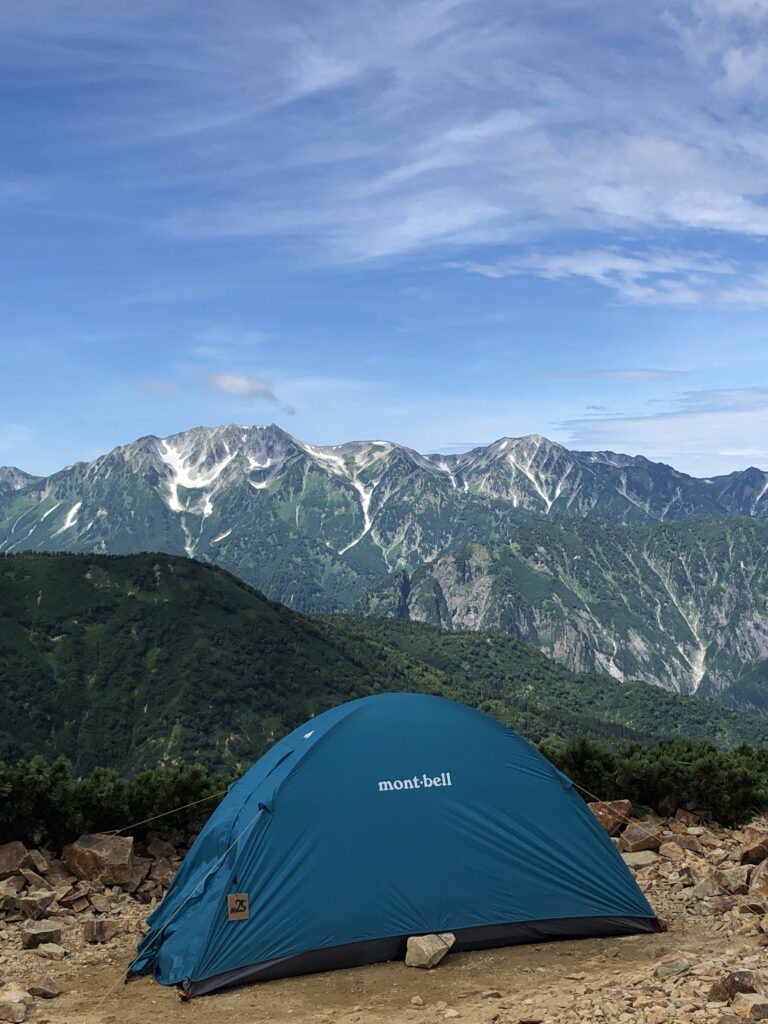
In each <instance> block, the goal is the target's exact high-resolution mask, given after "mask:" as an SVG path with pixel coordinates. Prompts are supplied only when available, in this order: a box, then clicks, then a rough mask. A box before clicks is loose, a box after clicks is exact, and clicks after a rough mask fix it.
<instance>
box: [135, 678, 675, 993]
mask: <svg viewBox="0 0 768 1024" xmlns="http://www.w3.org/2000/svg"><path fill="white" fill-rule="evenodd" d="M149 925H150V930H149V931H148V933H147V934H146V935H145V936H144V938H143V939H142V941H141V943H140V945H139V950H138V955H137V957H136V960H135V961H134V963H133V964H132V965H131V968H130V973H141V972H145V971H150V970H151V971H152V972H153V973H154V976H155V978H156V979H157V980H158V981H159V982H161V983H163V984H166V985H173V984H181V985H182V986H183V988H184V990H185V992H186V994H187V995H188V996H196V995H201V994H203V993H205V992H211V991H213V990H215V989H218V988H222V987H224V986H227V985H234V984H239V983H242V982H247V981H257V980H265V979H268V978H276V977H284V976H287V975H292V974H305V973H309V972H312V971H321V970H328V969H331V968H335V967H349V966H355V965H360V964H368V963H374V962H378V961H382V960H392V959H398V958H402V957H403V955H404V952H405V944H406V940H407V938H408V936H409V935H419V934H426V933H430V932H453V933H454V934H455V936H456V944H455V946H454V949H455V950H467V949H481V948H487V947H491V946H502V945H512V944H515V943H523V942H540V941H543V940H546V939H557V938H576V937H593V936H601V935H625V934H629V933H633V932H651V931H657V930H659V929H660V927H661V926H660V924H659V922H658V921H657V919H656V917H655V915H654V912H653V909H652V908H651V906H650V905H649V904H648V902H647V900H646V899H645V897H644V896H643V894H642V893H641V892H640V889H639V888H638V886H637V884H636V883H635V881H634V879H633V878H632V876H631V874H630V872H629V870H628V869H627V867H626V865H625V864H624V862H623V860H622V858H621V856H620V855H619V853H618V852H617V851H616V849H615V847H614V845H613V843H612V842H611V840H610V839H609V838H608V836H607V835H606V833H605V832H604V831H603V829H602V827H601V826H600V825H599V824H598V822H597V821H596V820H595V818H594V817H593V815H592V813H591V812H590V811H589V809H588V808H587V806H586V804H585V803H584V801H583V800H582V799H581V798H580V797H579V796H578V794H577V793H576V792H575V790H574V788H573V785H572V783H571V782H570V781H569V779H567V778H566V777H565V776H564V775H563V774H562V773H561V772H559V771H558V770H557V769H556V768H554V767H553V766H552V765H551V764H550V763H549V762H548V761H547V760H546V758H544V757H543V756H542V755H541V754H540V753H539V752H538V751H537V750H536V749H535V748H534V747H532V746H531V745H530V744H528V743H527V742H526V741H525V740H523V739H521V738H520V737H519V736H518V735H517V734H516V733H514V732H513V731H512V730H511V729H507V728H506V727H505V726H503V725H501V724H500V723H499V722H497V721H496V720H495V719H492V718H490V717H488V716H487V715H484V714H482V713H481V712H479V711H475V710H473V709H472V708H469V707H466V706H465V705H463V704H457V703H454V702H453V701H450V700H446V699H444V698H441V697H433V696H429V695H426V694H416V693H388V694H382V695H379V696H374V697H364V698H362V699H361V700H354V701H350V702H349V703H348V704H343V705H341V706H339V707H336V708H333V709H332V710H330V711H326V712H325V713H324V714H321V715H319V716H318V717H317V718H314V719H312V720H311V721H310V722H308V723H307V724H306V725H304V726H302V727H301V728H299V729H296V730H295V731H294V732H292V733H291V734H290V735H288V736H286V737H285V738H284V739H282V740H281V741H280V742H279V743H277V744H276V745H275V746H274V747H273V748H272V749H271V750H270V751H269V752H268V753H266V754H265V755H264V756H263V757H262V758H261V759H260V760H259V761H258V762H257V763H256V764H255V765H254V766H253V767H252V768H251V769H250V771H248V772H247V773H246V774H245V775H244V776H243V777H242V778H241V779H239V780H238V781H237V782H236V783H234V784H233V785H232V786H231V787H230V789H229V792H228V794H227V796H226V797H225V798H224V800H223V801H222V802H221V804H220V805H219V806H218V807H217V809H216V810H215V811H214V813H213V814H212V815H211V817H210V819H209V820H208V822H207V824H206V826H205V828H204V829H203V830H202V832H201V833H200V835H199V836H198V838H197V840H196V842H195V843H194V845H193V846H192V848H191V849H190V851H189V853H188V854H187V857H186V858H185V860H184V862H183V864H182V865H181V867H180V869H179V871H178V873H177V875H176V877H175V879H174V881H173V884H172V885H171V887H170V888H169V890H168V892H167V894H166V896H165V899H164V900H163V902H162V903H161V904H160V906H159V907H158V908H157V910H156V911H155V912H154V913H153V914H152V915H151V917H150V918H149Z"/></svg>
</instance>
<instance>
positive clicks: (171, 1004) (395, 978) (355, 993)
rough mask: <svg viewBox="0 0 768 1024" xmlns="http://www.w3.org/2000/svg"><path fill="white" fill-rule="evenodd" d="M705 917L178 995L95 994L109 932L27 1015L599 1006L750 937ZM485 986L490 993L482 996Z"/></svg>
mask: <svg viewBox="0 0 768 1024" xmlns="http://www.w3.org/2000/svg"><path fill="white" fill-rule="evenodd" d="M706 924H709V922H706V923H705V921H704V920H702V921H699V922H690V921H685V920H683V921H681V922H680V927H673V928H672V930H670V931H669V932H667V933H666V934H660V935H643V936H631V937H625V938H608V939H586V940H577V941H567V942H552V943H546V944H543V945H537V946H516V947H511V948H506V949H496V950H486V951H482V952H475V953H458V954H455V955H453V956H448V957H447V958H446V959H445V960H444V961H443V963H442V964H440V966H439V967H438V968H436V969H435V970H432V971H422V970H414V969H413V968H408V967H406V966H405V965H404V964H402V963H388V964H378V965H374V966H371V967H359V968H354V969H350V970H344V971H333V972H329V973H326V974H316V975H310V976H306V977H300V978H289V979H284V980H279V981H270V982H262V983H260V984H255V985H248V986H243V987H241V988H237V989H232V990H229V991H224V992H220V993H217V994H213V995H209V996H202V997H200V998H198V999H195V1000H191V1001H190V1002H187V1003H184V1002H182V1001H181V1000H180V999H179V996H178V994H177V992H176V991H175V990H174V989H171V988H166V987H164V986H161V985H158V984H156V983H155V982H154V981H152V980H150V979H149V978H141V979H138V980H136V981H132V982H131V983H130V984H128V985H125V984H122V982H121V983H119V984H118V985H117V987H116V988H115V989H114V991H113V992H112V993H111V994H110V995H106V993H107V992H108V991H109V989H110V987H111V986H112V985H114V984H115V983H116V982H117V981H118V979H119V977H120V971H121V967H122V966H123V965H125V964H127V963H128V962H129V960H130V957H131V955H132V950H133V946H132V944H131V943H130V941H129V939H128V936H125V937H124V941H122V942H120V944H119V945H118V941H117V940H116V941H115V942H114V943H111V944H110V949H109V954H108V959H109V961H111V962H106V961H107V955H106V949H104V950H103V951H98V952H97V951H94V960H98V961H99V962H96V963H94V964H92V965H91V966H82V965H75V964H72V965H68V964H66V963H62V964H57V965H56V968H57V969H56V971H55V974H56V977H57V979H58V981H59V983H60V984H61V986H62V987H63V988H64V990H65V991H64V994H63V995H62V996H60V997H59V998H57V999H56V1000H51V1001H48V1002H45V1003H42V1002H38V1003H37V1004H36V1006H35V1009H34V1011H33V1012H32V1013H31V1014H30V1016H29V1017H28V1020H32V1021H37V1022H38V1024H42V1022H43V1021H49V1022H50V1024H155V1022H162V1024H182V1022H184V1024H203V1022H205V1024H208V1022H210V1021H217V1020H222V1021H233V1022H237V1024H251V1022H254V1024H256V1022H259V1024H261V1022H265V1021H270V1022H271V1021H275V1022H277V1021H292V1022H295V1024H304V1022H307V1024H309V1022H313V1024H317V1022H328V1024H330V1022H334V1024H335V1022H339V1024H374V1022H375V1024H379V1022H385V1021H386V1022H388V1024H405V1022H409V1024H410V1022H412V1021H425V1022H429V1024H432V1022H436V1021H439V1020H445V1019H451V1018H453V1017H454V1016H455V1015H454V1014H453V1013H451V1012H450V1011H451V1010H455V1011H456V1013H457V1014H458V1015H459V1016H460V1018H461V1020H462V1021H466V1022H467V1024H473V1022H490V1021H491V1020H496V1021H499V1022H502V1021H510V1022H516V1021H520V1020H526V1019H530V1020H539V1019H540V1020H543V1021H546V1022H556V1021H557V1020H558V1019H559V1010H560V1009H561V1008H565V1007H566V1006H567V1005H569V1004H571V1003H572V1002H573V1000H574V997H575V996H578V995H583V994H584V993H585V992H586V993H590V992H597V993H598V994H599V996H600V998H601V1000H602V1001H603V1003H604V1004H607V1005H606V1009H607V1008H608V1005H610V1003H611V1002H612V994H613V993H620V992H622V991H623V990H624V988H625V985H626V982H627V981H628V980H629V979H630V976H637V977H640V976H644V975H650V974H652V971H653V968H654V967H655V966H656V964H657V963H658V961H659V959H660V958H661V957H662V956H664V955H665V954H668V953H678V952H679V953H682V954H683V955H685V954H688V955H690V956H691V957H692V958H694V957H695V958H696V960H702V959H703V960H704V961H706V958H707V956H711V957H714V958H719V957H721V956H722V953H723V951H724V949H725V947H726V945H727V946H728V948H729V949H731V950H733V952H734V953H736V951H737V950H739V951H743V953H744V954H745V955H749V954H750V953H754V952H755V939H754V937H751V936H750V937H738V938H733V937H732V938H730V939H729V940H726V938H725V936H724V935H723V934H721V933H719V932H716V931H715V932H712V933H709V931H708V929H707V927H706ZM735 959H737V958H735ZM35 966H37V965H35ZM488 991H493V992H494V993H500V994H501V997H500V998H499V996H498V995H496V994H494V995H485V996H484V995H483V993H486V992H488ZM105 995H106V998H105ZM414 997H418V998H420V999H421V1000H423V1005H413V1004H412V1003H411V1000H412V998H414ZM610 1015H611V1014H610V1011H609V1013H608V1016H610ZM669 1019H670V1020H674V1019H676V1018H675V1017H670V1018H669ZM679 1019H688V1018H687V1017H680V1018H679Z"/></svg>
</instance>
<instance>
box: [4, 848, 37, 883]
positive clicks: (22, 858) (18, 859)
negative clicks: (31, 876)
mask: <svg viewBox="0 0 768 1024" xmlns="http://www.w3.org/2000/svg"><path fill="white" fill-rule="evenodd" d="M31 865H32V861H31V860H30V859H29V851H28V850H27V848H26V846H25V845H24V844H23V843H5V844H4V845H3V846H0V881H2V879H4V878H10V877H11V875H18V874H19V872H20V871H21V869H22V868H28V867H31Z"/></svg>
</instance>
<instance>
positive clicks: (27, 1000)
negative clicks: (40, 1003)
mask: <svg viewBox="0 0 768 1024" xmlns="http://www.w3.org/2000/svg"><path fill="white" fill-rule="evenodd" d="M32 1002H33V999H32V996H31V995H30V994H29V992H27V990H26V989H24V988H22V987H21V986H20V985H13V984H11V982H6V983H5V984H4V985H2V986H0V1020H2V1021H11V1022H12V1024H21V1022H22V1021H23V1020H25V1019H26V1016H27V1007H28V1006H30V1005H31V1004H32Z"/></svg>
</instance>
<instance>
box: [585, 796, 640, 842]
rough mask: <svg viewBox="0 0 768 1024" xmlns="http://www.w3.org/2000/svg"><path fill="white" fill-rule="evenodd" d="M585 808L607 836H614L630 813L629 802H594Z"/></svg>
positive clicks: (630, 804) (630, 806)
mask: <svg viewBox="0 0 768 1024" xmlns="http://www.w3.org/2000/svg"><path fill="white" fill-rule="evenodd" d="M587 807H588V808H589V809H590V811H592V813H593V814H594V816H595V817H596V818H597V820H598V821H599V822H600V824H601V825H602V826H603V828H604V829H605V831H606V832H607V833H608V835H609V836H615V835H616V833H617V832H619V831H620V829H621V828H622V826H623V825H624V824H626V820H627V818H628V817H629V815H630V814H631V812H632V803H631V802H630V801H629V800H596V801H594V802H593V803H591V804H587Z"/></svg>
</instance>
